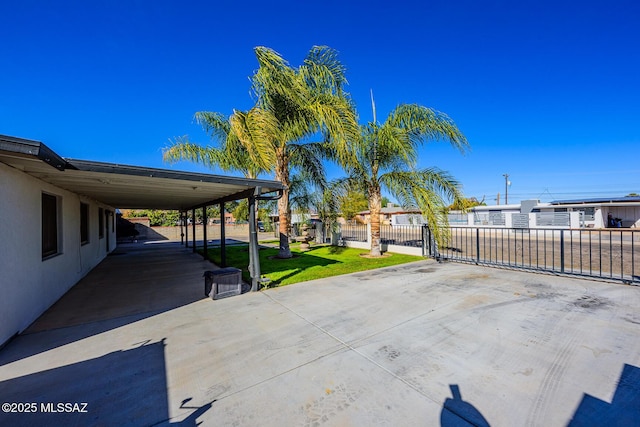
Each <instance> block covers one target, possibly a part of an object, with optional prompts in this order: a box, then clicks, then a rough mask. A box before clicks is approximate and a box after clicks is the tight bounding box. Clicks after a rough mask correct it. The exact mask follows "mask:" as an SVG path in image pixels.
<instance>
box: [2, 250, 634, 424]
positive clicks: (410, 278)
mask: <svg viewBox="0 0 640 427" xmlns="http://www.w3.org/2000/svg"><path fill="white" fill-rule="evenodd" d="M171 245H174V246H172V247H169V246H164V248H165V249H164V250H165V252H166V254H168V256H169V257H170V259H171V260H173V261H172V262H175V264H172V265H173V268H171V269H169V268H168V266H167V265H165V266H164V267H163V268H160V266H161V265H163V264H162V263H161V262H160V259H159V258H157V257H158V255H157V254H158V252H156V253H155V254H156V255H155V256H156V258H154V259H155V261H156V263H157V267H158V268H157V270H159V271H161V272H162V274H160V273H159V274H158V276H157V277H155V276H153V274H154V273H153V269H146V270H145V271H146V274H147V276H146V278H147V280H148V281H149V280H151V285H149V284H148V283H146V284H145V283H137V282H136V280H138V282H139V281H140V280H142V279H141V278H140V277H138V278H137V279H136V276H135V274H136V273H135V271H127V269H126V268H125V265H126V263H127V262H128V260H129V259H133V261H131V262H135V263H143V262H144V257H145V256H150V257H153V256H154V255H153V254H154V252H153V251H152V250H149V251H148V252H147V249H151V248H144V250H142V249H139V250H135V251H134V250H131V251H130V252H129V253H124V254H123V255H120V256H114V257H109V259H107V260H106V261H105V262H104V263H103V264H101V266H99V267H98V269H96V270H97V271H96V270H94V272H92V273H91V274H90V275H89V276H87V278H85V279H84V280H83V281H82V282H81V283H80V284H79V285H78V286H77V289H75V288H74V290H75V296H74V297H73V298H74V300H73V301H71V302H69V303H66V302H65V298H67V296H65V297H63V300H61V301H60V303H59V304H57V305H56V306H54V307H53V308H52V310H50V312H48V313H46V314H45V316H43V318H42V321H40V323H38V322H36V324H34V326H33V327H32V330H31V333H27V334H25V335H22V336H20V337H18V338H17V339H15V340H14V341H12V342H11V343H10V344H9V345H8V346H7V347H5V348H4V349H2V350H0V400H1V401H2V402H3V403H6V402H8V403H10V404H11V403H14V404H15V405H12V406H11V407H7V408H8V409H10V410H15V411H18V410H20V411H21V413H16V412H14V413H8V414H7V413H0V425H66V426H85V425H99V426H124V425H131V426H140V425H162V426H173V425H180V426H195V425H203V426H218V425H219V426H296V425H299V426H325V425H326V426H370V425H385V426H464V425H476V426H486V425H492V426H566V425H572V426H580V425H585V426H586V425H608V426H611V425H625V426H627V425H640V421H639V420H640V310H639V307H640V287H632V286H625V285H620V284H610V283H602V282H595V281H588V280H583V279H572V278H566V277H555V276H550V275H541V274H532V273H525V272H516V271H508V270H500V269H494V268H486V267H477V266H471V265H464V264H453V263H445V264H438V263H436V262H433V261H421V262H418V263H413V264H407V265H404V266H396V267H391V268H386V269H382V270H377V271H369V272H363V273H356V274H351V275H347V276H340V277H335V278H331V279H322V280H317V281H313V282H306V283H300V284H297V285H291V286H287V287H283V288H277V289H271V290H268V291H266V292H260V293H253V294H244V295H242V296H237V297H233V298H228V299H224V300H218V301H212V300H209V299H204V298H203V297H200V296H199V295H201V294H202V288H203V282H202V278H201V277H200V276H201V273H202V271H204V270H206V269H209V268H211V266H210V265H209V264H208V263H206V262H204V261H202V260H201V258H199V257H198V256H197V255H194V254H192V253H190V252H189V251H188V250H185V249H183V248H181V247H180V246H179V245H175V244H171ZM169 248H170V250H169ZM145 254H146V255H145ZM132 265H133V264H132ZM114 266H116V267H117V268H115V269H114V268H113V267H114ZM110 270H111V273H109V271H110ZM114 270H117V271H114ZM129 270H134V269H129ZM109 274H113V276H111V277H112V278H113V280H115V281H117V282H115V281H113V280H110V279H109V277H110V276H109ZM163 276H164V278H163ZM97 282H99V283H100V285H99V286H98V285H96V283H97ZM110 282H111V283H112V285H111V286H110V285H109V283H110ZM170 284H173V286H174V287H175V289H174V290H173V291H170V287H171V286H170ZM83 286H84V287H89V288H91V289H93V290H94V291H93V292H86V291H83V290H82V289H83ZM149 287H151V288H152V289H155V288H156V287H157V289H158V292H156V293H154V292H150V291H149ZM176 289H179V290H180V291H176ZM74 290H72V292H70V294H69V295H73V292H74ZM163 293H164V294H165V296H166V297H167V300H165V301H164V303H163V302H161V300H162V298H160V297H159V296H158V294H160V296H161V295H162V294H163ZM81 294H84V295H85V297H82V295H81ZM107 295H109V297H108V298H109V303H108V304H104V298H107ZM140 295H146V297H141V296H140ZM172 298H173V299H172ZM176 298H178V302H176ZM149 301H154V302H153V303H152V304H151V303H150V302H149ZM113 304H116V307H113V306H112V305H113ZM100 307H102V308H100ZM74 310H77V312H78V313H84V314H79V315H78V316H70V315H69V313H73V312H74ZM110 310H112V311H110ZM65 316H66V320H65ZM83 319H84V320H83ZM45 320H46V322H45ZM19 404H22V406H20V405H19ZM59 404H62V406H60V405H59ZM67 404H68V405H67ZM27 405H28V406H27ZM4 409H5V406H3V410H4ZM27 409H29V410H30V412H31V413H24V412H25V411H26V410H27Z"/></svg>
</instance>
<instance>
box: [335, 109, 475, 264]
mask: <svg viewBox="0 0 640 427" xmlns="http://www.w3.org/2000/svg"><path fill="white" fill-rule="evenodd" d="M372 106H373V116H374V119H373V122H370V123H368V124H367V125H366V126H362V127H361V133H360V135H359V138H358V139H357V140H355V141H354V143H353V144H351V145H349V146H346V147H342V146H340V145H338V146H337V148H334V149H335V150H336V155H337V156H338V158H348V157H349V156H354V157H355V158H356V159H357V162H355V163H351V164H344V162H339V163H341V165H342V166H343V168H344V169H345V171H346V172H347V174H348V176H349V178H348V181H349V182H350V183H351V185H356V186H357V185H360V186H361V189H362V190H363V191H365V192H366V194H367V195H368V198H369V211H370V223H371V251H370V255H371V256H380V255H381V252H380V209H381V200H382V194H381V192H382V188H385V189H386V190H387V191H388V192H389V193H390V194H391V195H392V196H394V197H395V198H396V199H397V200H398V201H399V202H400V203H401V204H402V205H403V206H417V207H418V208H419V209H420V210H421V211H422V214H423V215H424V216H425V218H426V220H427V222H428V223H429V225H430V227H431V229H432V231H433V233H434V236H435V238H436V239H437V241H439V242H442V241H443V238H444V237H445V234H444V227H443V225H444V224H446V222H447V217H446V214H445V210H444V207H445V206H446V205H445V202H444V200H443V197H447V198H451V199H454V200H461V199H462V193H461V190H460V184H459V183H458V182H457V181H456V180H455V179H454V178H453V177H452V176H451V175H449V174H448V173H447V172H444V171H442V170H440V169H438V168H435V167H432V168H423V169H417V168H416V163H417V160H418V152H417V150H418V148H419V146H420V145H422V144H423V143H424V142H426V141H429V140H445V141H448V142H449V143H450V144H451V145H452V146H453V147H455V148H457V149H458V150H460V151H461V152H464V150H465V149H466V148H467V147H468V143H467V140H466V138H465V137H464V135H463V134H462V133H461V132H460V130H459V129H458V127H457V126H456V125H455V123H454V122H453V121H452V120H451V119H450V118H449V117H448V116H446V115H445V114H443V113H440V112H438V111H435V110H432V109H430V108H427V107H423V106H420V105H415V104H404V105H399V106H398V107H396V108H395V110H393V111H392V112H391V113H390V114H389V116H388V117H387V119H386V121H385V122H384V123H382V124H380V123H378V122H377V121H376V117H375V104H374V103H373V96H372ZM345 148H346V149H347V150H348V152H347V153H341V154H339V153H338V151H339V150H341V149H345Z"/></svg>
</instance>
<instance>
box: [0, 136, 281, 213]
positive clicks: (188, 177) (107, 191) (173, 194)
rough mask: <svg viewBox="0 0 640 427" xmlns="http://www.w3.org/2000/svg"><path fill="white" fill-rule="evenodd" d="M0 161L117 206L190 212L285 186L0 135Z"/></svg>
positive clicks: (49, 181) (58, 185)
mask: <svg viewBox="0 0 640 427" xmlns="http://www.w3.org/2000/svg"><path fill="white" fill-rule="evenodd" d="M0 162H2V163H5V164H7V165H9V166H11V167H14V168H16V169H18V170H21V171H23V172H25V173H27V174H29V175H32V176H34V177H36V178H38V179H40V180H42V181H45V182H48V183H50V184H52V185H55V186H57V187H60V188H63V189H65V190H69V191H72V192H74V193H77V194H81V195H83V196H86V197H90V198H92V199H95V200H98V201H100V202H102V203H105V204H107V205H110V206H113V207H115V208H121V209H175V210H188V209H192V208H195V207H199V206H202V205H204V204H214V203H219V202H222V201H230V200H238V199H242V198H246V197H248V196H250V195H251V194H253V193H254V191H255V189H256V188H257V187H259V188H260V194H265V193H272V192H277V191H279V190H282V189H283V188H284V187H283V185H282V184H281V183H280V182H278V181H270V180H259V179H246V178H236V177H229V176H222V175H212V174H205V173H193V172H182V171H176V170H170V169H157V168H147V167H141V166H129V165H120V164H114V163H102V162H95V161H86V160H76V159H66V158H63V157H60V156H59V155H57V154H56V153H55V152H53V151H52V150H51V149H49V148H48V147H47V146H46V145H44V144H42V143H41V142H38V141H32V140H26V139H22V138H15V137H9V136H3V135H0Z"/></svg>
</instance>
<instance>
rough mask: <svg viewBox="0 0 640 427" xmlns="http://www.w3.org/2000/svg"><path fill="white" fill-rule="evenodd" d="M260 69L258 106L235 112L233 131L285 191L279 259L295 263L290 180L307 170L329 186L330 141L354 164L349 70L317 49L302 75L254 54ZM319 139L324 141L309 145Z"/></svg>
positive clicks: (271, 55)
mask: <svg viewBox="0 0 640 427" xmlns="http://www.w3.org/2000/svg"><path fill="white" fill-rule="evenodd" d="M255 53H256V57H257V59H258V63H259V68H258V70H257V71H256V73H255V74H254V76H253V79H252V83H253V91H254V94H255V96H256V105H255V106H254V107H253V108H251V109H250V110H249V111H247V112H234V113H233V115H232V116H231V118H230V123H231V131H232V132H233V133H234V134H235V135H236V136H237V138H238V140H239V141H240V143H241V144H242V145H243V146H244V148H245V149H246V151H247V153H248V155H249V157H250V159H251V161H252V162H253V163H255V164H256V165H257V167H259V168H262V169H265V170H267V169H268V170H273V171H274V172H275V178H276V180H278V181H281V182H282V183H283V184H284V185H285V186H286V189H285V190H284V192H283V196H282V197H281V198H280V199H279V200H278V217H279V232H280V250H279V253H278V256H279V257H280V258H290V257H291V251H290V249H289V237H288V235H289V229H290V222H291V216H290V207H289V189H288V188H289V186H290V185H291V174H292V172H293V171H295V170H298V171H300V170H304V172H305V174H306V175H307V176H309V177H311V179H312V180H314V181H315V182H317V183H318V184H322V183H323V182H324V168H323V165H322V159H323V157H324V156H325V155H326V144H325V142H326V140H328V139H329V138H330V139H331V141H332V143H333V145H334V146H335V147H337V148H339V149H340V151H339V158H340V160H341V161H342V162H343V163H345V164H351V163H352V162H351V161H349V158H348V156H349V154H348V152H347V150H346V147H347V145H348V141H350V140H353V139H354V138H355V137H357V135H358V124H357V119H356V116H355V112H354V109H353V106H352V104H351V101H350V99H349V97H348V95H347V94H346V93H345V92H344V91H343V90H342V86H343V85H344V84H345V83H346V79H345V77H344V67H343V66H342V64H341V63H340V62H339V61H338V59H337V55H336V52H335V51H334V50H332V49H330V48H328V47H326V46H314V47H313V48H312V49H311V50H310V51H309V53H308V55H307V57H306V59H305V60H304V63H303V65H301V66H300V67H298V68H297V69H294V68H291V67H290V66H289V64H288V63H287V62H286V61H285V60H284V59H283V58H282V57H281V56H280V55H279V54H278V53H276V52H275V51H273V50H271V49H269V48H266V47H257V48H256V49H255ZM318 135H321V136H324V139H325V141H322V142H310V139H311V138H313V137H316V136H318Z"/></svg>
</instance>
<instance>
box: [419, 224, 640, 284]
mask: <svg viewBox="0 0 640 427" xmlns="http://www.w3.org/2000/svg"><path fill="white" fill-rule="evenodd" d="M423 241H424V248H425V255H428V256H433V257H437V258H440V259H448V260H453V261H462V262H472V263H475V264H486V265H496V266H504V267H511V268H523V269H529V270H538V271H545V272H552V273H556V274H569V275H579V276H589V277H596V278H601V279H608V280H619V281H622V282H625V283H640V230H620V229H616V230H613V229H606V230H591V229H542V228H536V229H506V228H489V227H450V228H449V241H448V243H447V244H446V246H444V247H438V245H436V244H435V242H434V240H433V238H432V235H431V233H430V231H429V229H428V227H424V229H423Z"/></svg>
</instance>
